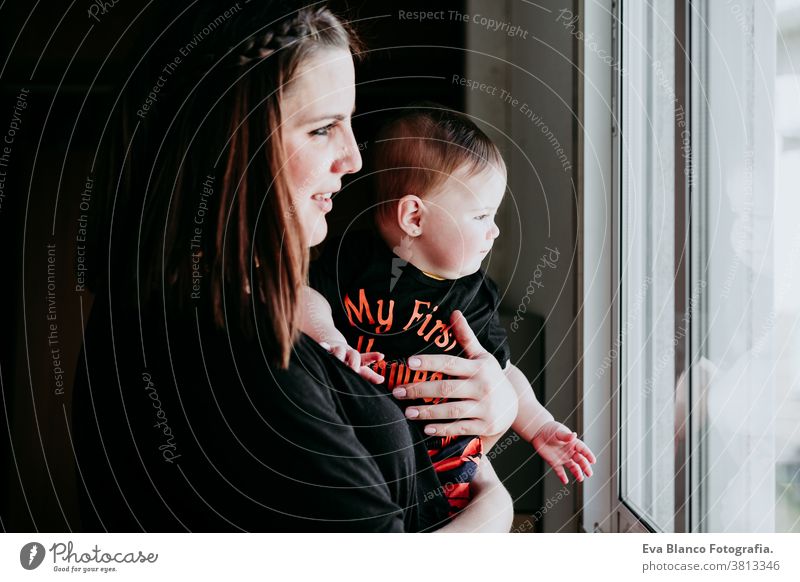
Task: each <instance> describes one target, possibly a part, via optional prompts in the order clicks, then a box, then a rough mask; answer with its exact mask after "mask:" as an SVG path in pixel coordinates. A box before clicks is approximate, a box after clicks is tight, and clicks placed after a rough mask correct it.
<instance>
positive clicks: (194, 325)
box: [73, 298, 448, 532]
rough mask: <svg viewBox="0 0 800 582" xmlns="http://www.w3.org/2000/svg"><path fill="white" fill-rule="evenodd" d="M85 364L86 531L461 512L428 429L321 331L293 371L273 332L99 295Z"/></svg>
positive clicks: (385, 522) (80, 452)
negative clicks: (445, 486)
mask: <svg viewBox="0 0 800 582" xmlns="http://www.w3.org/2000/svg"><path fill="white" fill-rule="evenodd" d="M112 313H113V318H112V317H111V315H112ZM166 319H168V320H169V323H168V325H167V323H166V322H165V320H166ZM78 368H79V372H78V374H77V378H76V385H75V396H74V403H73V440H74V447H75V454H76V460H77V473H78V474H77V477H78V483H79V494H80V501H81V520H82V527H83V529H84V531H105V530H108V531H239V530H244V531H394V532H399V531H424V530H432V529H437V528H438V527H441V525H443V523H444V522H445V521H446V519H447V513H448V506H447V503H446V501H445V500H444V497H443V495H442V494H441V491H440V489H439V487H440V485H439V481H438V479H437V477H436V475H435V473H434V472H433V469H432V467H431V463H430V460H429V458H428V455H427V452H426V450H425V446H424V444H423V443H424V435H422V434H421V433H420V432H419V428H418V427H416V426H415V425H413V424H411V423H409V422H408V421H406V419H405V418H404V416H403V414H402V412H401V409H400V408H399V407H398V406H397V404H396V403H395V402H394V401H393V400H392V397H391V395H388V394H387V393H386V391H385V390H384V389H382V388H381V387H380V386H373V385H371V384H369V383H367V382H365V381H363V380H362V379H361V378H359V377H358V376H357V375H356V374H354V373H353V372H352V371H351V370H349V369H348V368H346V367H345V366H344V365H342V364H341V363H340V362H339V361H338V360H336V359H334V358H333V357H331V356H330V355H329V354H327V353H326V352H325V351H324V350H323V349H322V348H320V347H319V346H318V345H317V344H316V343H315V342H314V341H313V340H311V339H310V338H308V337H307V336H301V337H300V338H299V340H298V341H297V342H296V345H295V349H294V352H293V354H292V357H291V362H290V365H289V367H288V369H286V370H281V369H278V368H277V367H276V366H273V365H270V364H269V363H268V362H267V360H266V358H265V357H264V354H263V353H262V351H261V350H260V348H259V344H258V341H257V339H244V338H243V337H239V336H237V335H235V334H231V333H221V332H219V331H215V330H209V329H206V328H205V327H204V326H203V325H202V324H201V323H200V320H199V318H196V317H185V318H184V317H177V316H176V314H174V313H168V314H167V316H166V317H165V315H164V313H163V312H160V313H157V314H155V313H152V312H151V313H149V314H147V313H146V314H145V316H143V317H142V318H141V319H140V318H139V317H138V316H137V312H136V310H135V309H130V308H129V307H128V306H126V308H125V309H121V308H120V307H118V306H116V305H115V306H114V309H113V310H112V309H109V306H108V301H107V300H103V299H102V298H99V299H98V300H97V301H96V303H95V305H94V308H93V310H92V314H91V318H90V321H89V323H88V324H87V328H86V331H85V341H84V347H83V350H82V352H81V360H80V362H79V366H78ZM87 370H88V373H87Z"/></svg>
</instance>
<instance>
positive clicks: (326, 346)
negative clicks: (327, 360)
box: [319, 342, 331, 350]
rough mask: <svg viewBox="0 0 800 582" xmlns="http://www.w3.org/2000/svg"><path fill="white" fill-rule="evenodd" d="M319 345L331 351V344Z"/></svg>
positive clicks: (322, 343)
mask: <svg viewBox="0 0 800 582" xmlns="http://www.w3.org/2000/svg"><path fill="white" fill-rule="evenodd" d="M319 345H321V346H322V347H323V348H325V349H326V350H329V349H331V344H329V343H328V342H320V344H319Z"/></svg>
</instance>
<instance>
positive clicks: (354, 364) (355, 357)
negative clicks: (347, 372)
mask: <svg viewBox="0 0 800 582" xmlns="http://www.w3.org/2000/svg"><path fill="white" fill-rule="evenodd" d="M346 350H347V353H346V355H345V357H344V363H345V364H347V365H348V366H350V367H351V368H352V369H353V371H354V372H360V371H361V354H359V353H358V350H355V349H353V348H346Z"/></svg>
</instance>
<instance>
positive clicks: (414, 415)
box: [406, 408, 419, 418]
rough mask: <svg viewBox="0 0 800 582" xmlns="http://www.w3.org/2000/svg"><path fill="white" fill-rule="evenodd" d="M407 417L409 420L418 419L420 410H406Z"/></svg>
mask: <svg viewBox="0 0 800 582" xmlns="http://www.w3.org/2000/svg"><path fill="white" fill-rule="evenodd" d="M406 416H407V417H408V418H417V417H418V416H419V410H417V409H416V408H406Z"/></svg>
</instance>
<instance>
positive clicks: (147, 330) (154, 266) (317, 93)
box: [73, 1, 516, 531]
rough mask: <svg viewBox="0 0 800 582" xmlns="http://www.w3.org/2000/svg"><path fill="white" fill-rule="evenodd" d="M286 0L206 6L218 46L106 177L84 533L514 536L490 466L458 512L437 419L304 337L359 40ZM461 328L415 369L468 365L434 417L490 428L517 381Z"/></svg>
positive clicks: (91, 356) (352, 146)
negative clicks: (110, 188)
mask: <svg viewBox="0 0 800 582" xmlns="http://www.w3.org/2000/svg"><path fill="white" fill-rule="evenodd" d="M289 5H290V4H289V3H282V2H269V1H261V2H255V1H254V2H251V3H250V4H248V5H246V6H244V7H242V8H241V10H240V11H239V12H237V13H235V14H233V15H231V16H229V17H227V18H225V19H220V18H217V16H218V15H215V14H213V13H207V14H204V15H203V16H202V17H200V18H199V19H198V23H197V25H196V27H195V30H200V31H208V34H207V35H205V36H204V37H202V43H204V44H203V45H202V46H198V47H197V48H195V49H194V50H193V51H192V53H191V54H189V55H188V56H185V58H183V59H182V60H181V61H180V63H179V64H178V65H177V69H176V70H174V71H173V72H172V73H170V74H169V75H170V76H169V77H167V78H165V82H164V83H163V85H164V87H163V88H162V89H163V90H162V91H161V92H160V94H159V97H158V99H157V100H156V101H154V102H153V103H151V104H150V105H149V108H148V110H147V111H146V112H145V111H143V110H142V109H138V111H137V114H138V112H139V111H141V112H142V113H145V115H144V116H143V115H138V118H137V119H138V121H137V123H138V125H137V126H135V128H134V130H133V131H132V137H131V139H130V141H129V143H126V144H124V150H123V151H124V153H125V158H124V160H119V161H118V162H119V163H121V164H122V166H123V167H122V170H120V172H121V173H120V174H119V176H114V177H113V179H112V180H109V183H111V184H113V185H114V186H115V187H116V186H117V184H118V183H119V185H120V191H121V192H120V193H119V197H116V196H115V197H114V198H113V199H112V200H113V204H112V208H111V210H112V212H111V218H110V221H109V223H108V226H109V228H108V232H109V236H108V237H107V239H105V241H104V242H103V243H102V244H101V245H100V246H99V249H102V250H101V251H97V252H98V253H99V254H96V255H95V263H94V264H95V265H96V266H97V269H99V268H100V266H102V267H104V271H105V273H107V274H106V275H105V276H103V277H102V278H101V279H99V280H98V282H97V283H96V285H95V289H94V290H95V292H96V295H97V298H96V300H95V304H94V306H93V308H92V312H91V317H90V320H89V323H88V324H87V327H86V331H85V341H84V349H83V352H82V355H81V362H80V366H79V368H80V371H79V373H78V378H77V379H76V386H75V396H74V406H73V435H74V445H75V451H76V460H77V472H78V482H79V489H80V496H81V497H80V499H81V518H82V522H83V523H82V527H83V529H84V530H90V531H102V530H109V531H141V530H144V531H184V530H186V531H231V530H245V531H345V530H354V531H433V530H438V531H479V530H483V531H508V528H509V526H510V522H511V502H510V498H509V496H508V494H507V492H506V491H505V490H504V489H503V487H502V485H501V484H500V482H499V480H498V478H497V476H496V475H495V474H494V472H493V470H492V468H491V465H490V464H489V463H488V462H487V461H486V460H484V462H483V464H482V468H481V471H480V475H479V478H478V479H477V480H476V486H477V491H478V493H477V495H476V496H475V498H474V500H473V501H472V502H470V504H469V505H468V506H467V507H466V508H465V509H464V510H463V511H462V512H461V513H460V514H459V515H457V516H456V517H455V518H453V519H452V520H449V521H448V519H447V513H448V504H447V502H446V501H445V498H444V495H443V493H442V491H441V490H440V486H439V483H438V480H437V478H436V475H435V473H434V472H433V470H432V467H431V464H430V460H429V458H428V455H427V453H426V451H425V447H424V444H423V443H424V438H423V437H424V435H423V433H422V430H421V429H422V426H420V425H419V423H411V422H409V421H407V420H406V419H405V418H404V416H403V413H402V412H401V409H400V408H399V407H398V406H397V404H396V403H395V402H393V401H392V397H391V395H389V394H387V392H386V390H384V389H382V388H381V387H380V386H374V385H372V384H370V383H368V382H366V381H364V380H362V379H361V378H360V377H359V376H358V375H357V374H356V373H355V372H354V371H353V370H351V369H349V368H348V367H346V366H345V365H343V364H342V363H341V362H339V361H338V360H337V359H336V358H334V357H333V356H331V355H330V354H328V353H327V352H326V350H324V349H322V348H321V347H320V346H319V345H317V344H316V343H315V342H314V341H312V340H311V339H310V338H309V337H307V336H305V335H304V334H301V333H300V332H299V331H298V327H299V323H300V318H301V316H302V314H301V313H300V305H301V303H300V297H301V293H302V288H303V285H304V283H305V282H306V278H307V264H308V255H309V247H310V246H313V245H315V244H317V243H319V242H320V241H322V240H323V239H324V237H325V235H326V232H327V227H326V223H325V215H326V213H327V212H328V211H330V209H331V205H332V201H331V195H332V194H333V193H335V192H337V191H338V190H339V189H340V188H341V178H342V176H343V175H344V174H348V173H352V172H357V171H358V170H359V169H360V167H361V159H360V156H359V153H358V147H357V146H356V143H355V140H354V138H353V134H352V130H351V126H350V119H351V115H352V112H353V109H354V104H355V79H354V68H353V56H352V54H353V53H357V52H358V46H357V44H356V41H355V40H354V38H353V36H352V34H351V33H350V32H349V31H348V30H347V28H346V27H345V26H344V25H343V24H342V22H341V21H339V20H338V19H337V18H336V17H335V16H334V15H333V14H332V13H331V12H329V11H328V10H327V9H325V8H318V7H312V8H305V9H301V10H296V9H294V8H289V7H288V6H289ZM220 13H221V12H220ZM215 19H216V20H215ZM209 22H216V23H217V24H216V25H215V26H214V27H213V29H211V27H209V26H208V23H209ZM203 27H205V28H203ZM195 38H197V37H195ZM146 93H147V91H146V89H143V95H146ZM123 162H124V163H123ZM115 194H116V193H115ZM455 329H456V332H457V336H458V337H459V338H460V341H461V343H462V345H463V346H464V347H465V353H466V354H468V356H469V359H462V358H454V357H450V356H427V357H423V358H422V360H423V361H422V366H421V367H423V368H425V369H429V370H445V369H446V371H447V373H448V374H449V375H451V376H458V377H461V378H462V379H463V380H464V382H465V384H466V385H467V386H468V387H469V388H468V390H466V391H465V392H466V393H469V394H470V396H467V400H471V401H470V402H469V403H468V404H469V406H468V407H466V409H468V410H469V411H470V419H462V420H455V422H452V423H450V422H444V423H442V424H440V425H438V426H439V427H440V429H441V430H442V431H445V433H446V432H447V431H451V432H452V433H456V432H462V433H464V434H466V433H470V434H484V435H487V437H489V438H492V437H496V436H498V435H499V434H502V433H503V432H504V431H505V430H506V429H507V428H508V427H509V426H510V424H511V421H512V420H513V418H514V416H515V413H516V407H515V396H514V393H513V389H512V388H511V387H510V385H509V384H508V381H507V380H506V379H505V376H504V374H503V372H502V370H501V369H500V366H499V364H498V363H497V362H496V360H494V358H493V357H492V356H491V355H489V354H488V353H486V352H485V350H483V349H482V348H481V346H480V345H479V344H478V342H477V341H476V340H475V338H474V336H473V335H472V333H471V331H470V330H469V327H468V326H466V325H465V324H462V323H461V322H459V323H457V326H456V328H455ZM434 417H436V415H434ZM443 420H445V421H446V420H449V419H443Z"/></svg>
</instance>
